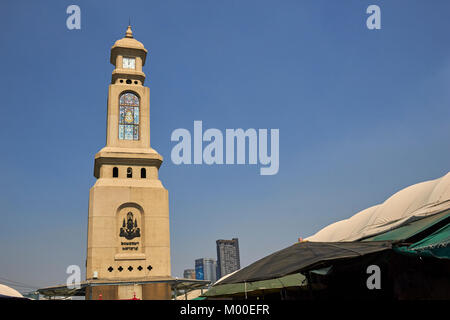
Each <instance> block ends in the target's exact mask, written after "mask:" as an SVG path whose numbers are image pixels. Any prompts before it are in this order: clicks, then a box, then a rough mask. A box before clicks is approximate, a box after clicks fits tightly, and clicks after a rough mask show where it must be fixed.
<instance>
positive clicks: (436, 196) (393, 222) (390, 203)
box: [305, 172, 450, 242]
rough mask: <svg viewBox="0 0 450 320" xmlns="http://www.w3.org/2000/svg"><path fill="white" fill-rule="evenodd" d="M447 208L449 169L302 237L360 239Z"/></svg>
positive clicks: (449, 199)
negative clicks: (434, 178) (429, 179)
mask: <svg viewBox="0 0 450 320" xmlns="http://www.w3.org/2000/svg"><path fill="white" fill-rule="evenodd" d="M448 209H450V172H449V173H447V174H446V175H445V176H443V177H441V178H439V179H436V180H431V181H426V182H422V183H418V184H415V185H412V186H410V187H407V188H405V189H403V190H401V191H399V192H397V193H395V194H394V195H393V196H391V197H390V198H389V199H387V200H386V201H385V202H383V203H382V204H379V205H376V206H373V207H370V208H367V209H365V210H363V211H360V212H359V213H357V214H355V215H354V216H352V217H350V218H348V219H345V220H342V221H338V222H335V223H333V224H331V225H329V226H327V227H325V228H323V229H322V230H320V231H319V232H317V233H316V234H314V235H313V236H311V237H308V238H306V239H305V240H308V241H317V242H330V241H333V242H334V241H355V240H361V239H364V238H368V237H373V236H375V235H378V234H380V233H384V232H386V231H389V230H393V229H395V228H398V227H400V226H402V225H404V224H406V223H408V222H411V221H415V220H418V219H421V218H424V217H428V216H432V215H434V214H437V213H440V212H443V211H446V210H448Z"/></svg>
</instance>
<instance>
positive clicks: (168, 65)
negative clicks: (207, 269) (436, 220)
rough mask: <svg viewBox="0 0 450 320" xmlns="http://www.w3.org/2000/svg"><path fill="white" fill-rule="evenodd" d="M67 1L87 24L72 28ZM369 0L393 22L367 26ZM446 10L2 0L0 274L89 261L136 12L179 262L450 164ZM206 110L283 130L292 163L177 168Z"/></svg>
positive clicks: (262, 244)
mask: <svg viewBox="0 0 450 320" xmlns="http://www.w3.org/2000/svg"><path fill="white" fill-rule="evenodd" d="M70 4H78V5H79V6H80V8H81V19H82V21H81V30H68V29H67V28H66V18H67V14H66V8H67V6H69V5H70ZM370 4H378V5H379V6H380V8H381V24H382V29H381V30H375V31H371V30H368V29H367V28H366V22H365V20H366V18H367V16H368V15H367V14H366V13H365V11H366V8H367V7H368V6H369V5H370ZM448 12H450V2H448V1H443V0H442V1H433V5H429V4H427V1H425V0H422V1H406V0H404V1H401V0H399V1H375V0H374V1H361V0H354V1H339V2H338V1H323V0H322V1H317V0H314V1H313V0H311V1H298V0H297V1H285V0H284V1H250V0H249V1H225V2H224V1H217V0H209V1H206V0H202V1H185V0H184V1H39V2H37V1H21V0H16V1H2V2H1V4H0V40H1V42H2V46H1V50H0V61H2V73H1V74H2V76H1V77H0V90H1V94H2V96H3V99H2V103H1V110H2V114H3V116H4V118H3V119H4V120H3V121H2V125H1V126H0V134H1V136H2V137H3V139H1V144H2V156H1V157H0V165H1V167H2V168H3V171H2V175H1V179H0V204H1V220H2V223H1V224H0V254H1V259H0V283H2V282H4V281H2V280H3V279H9V280H14V281H18V282H21V283H22V284H25V285H27V286H36V287H41V286H47V285H53V284H58V283H65V279H66V274H65V270H66V267H67V266H68V265H72V264H77V265H80V266H82V267H83V269H84V261H85V255H86V238H87V234H86V231H87V217H88V196H89V188H90V187H91V186H92V185H93V184H94V183H95V178H94V177H93V165H94V155H95V153H96V152H97V151H98V150H100V149H101V148H102V147H103V146H104V145H105V141H106V136H105V135H106V98H107V90H108V84H109V83H110V80H111V72H112V70H113V66H112V65H111V64H110V63H109V54H110V51H109V50H110V48H111V46H112V45H113V43H114V41H116V40H117V39H119V38H122V37H123V36H124V33H125V30H126V26H127V24H128V18H129V17H130V18H131V21H132V25H133V30H134V35H135V37H136V38H137V39H138V40H139V41H141V42H143V43H144V45H145V46H146V48H147V49H148V50H149V56H148V59H147V63H146V66H145V67H144V72H145V73H146V75H147V80H146V85H147V86H149V87H150V89H151V98H150V103H151V107H150V108H151V142H152V147H153V148H155V149H156V150H158V152H159V153H160V154H161V155H163V156H164V158H165V162H164V163H163V165H162V167H161V169H160V179H161V180H162V182H163V184H164V185H165V187H166V188H167V189H168V190H169V195H170V217H171V250H172V254H171V256H172V273H173V275H174V276H182V272H183V270H184V269H186V268H193V267H194V259H196V258H200V257H213V258H215V257H216V250H215V240H216V239H221V238H224V239H231V238H233V237H238V238H239V243H240V249H241V262H242V266H245V265H247V264H249V263H251V262H253V261H255V260H257V259H259V258H261V257H263V256H265V255H267V254H269V253H271V252H273V251H275V250H278V249H281V248H284V247H286V246H288V245H290V244H292V243H293V242H295V241H296V240H297V238H298V237H307V236H309V235H311V234H313V233H315V232H316V231H318V230H319V229H321V228H322V227H324V226H326V225H328V224H329V223H332V222H335V221H337V220H340V219H343V218H347V217H349V216H351V215H352V214H354V213H356V212H357V211H359V210H362V209H364V208H366V207H369V206H372V205H374V204H377V203H379V202H382V201H384V200H385V199H386V198H387V197H388V196H390V195H391V194H393V193H394V192H396V191H398V190H400V189H402V188H404V187H406V186H408V185H411V184H414V183H417V182H420V181H424V180H430V179H434V178H438V177H440V176H442V175H444V174H446V173H447V172H448V171H449V163H450V148H449V147H448V144H449V141H450V130H449V126H448V119H449V116H450V108H449V103H450V95H449V90H448V88H449V86H450V39H448V30H449V28H450V19H448ZM5 116H6V117H7V118H5ZM194 120H202V121H203V127H204V129H207V128H218V129H220V130H222V131H223V132H225V129H227V128H243V129H248V128H256V129H258V128H267V129H270V128H278V129H279V130H280V170H279V172H278V174H277V175H274V176H261V175H260V174H259V168H258V167H257V166H254V165H240V166H239V165H228V166H226V165H222V166H218V165H216V166H207V165H201V166H194V165H191V166H187V165H181V166H176V165H174V164H173V163H171V160H170V152H171V149H172V147H173V146H174V145H175V143H174V142H171V141H170V136H171V133H172V131H173V130H175V129H177V128H186V129H189V130H190V131H191V132H192V131H193V122H194ZM17 288H18V289H21V290H22V291H26V289H25V288H21V287H20V288H19V287H17Z"/></svg>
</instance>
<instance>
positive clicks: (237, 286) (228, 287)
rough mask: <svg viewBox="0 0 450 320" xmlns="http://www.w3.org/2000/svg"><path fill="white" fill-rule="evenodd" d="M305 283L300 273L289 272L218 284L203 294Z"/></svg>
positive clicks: (212, 295)
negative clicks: (279, 276) (284, 274)
mask: <svg viewBox="0 0 450 320" xmlns="http://www.w3.org/2000/svg"><path fill="white" fill-rule="evenodd" d="M303 285H306V278H305V276H303V275H302V274H300V273H296V274H291V275H288V276H285V277H281V278H277V279H270V280H263V281H255V282H247V283H232V284H222V285H221V284H218V285H216V286H213V287H212V288H211V289H209V290H208V291H207V292H206V293H204V294H203V296H204V297H220V296H224V295H232V294H238V293H245V292H253V291H258V290H270V289H280V288H286V287H299V286H303Z"/></svg>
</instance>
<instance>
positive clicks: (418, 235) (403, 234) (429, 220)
mask: <svg viewBox="0 0 450 320" xmlns="http://www.w3.org/2000/svg"><path fill="white" fill-rule="evenodd" d="M449 222H450V209H446V210H444V211H442V212H439V213H436V214H433V215H431V216H427V217H423V218H421V219H418V220H414V221H411V222H408V223H406V224H404V225H402V226H399V227H397V228H394V229H391V230H388V231H386V232H383V233H380V234H377V235H375V236H371V237H368V238H364V239H360V240H359V241H362V242H369V241H393V242H402V241H408V242H416V241H419V240H420V239H423V238H424V237H427V236H428V235H430V234H432V233H433V232H435V231H436V230H438V229H440V228H442V227H443V226H445V225H446V224H448V223H449Z"/></svg>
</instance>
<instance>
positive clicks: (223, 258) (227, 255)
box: [216, 238, 241, 279]
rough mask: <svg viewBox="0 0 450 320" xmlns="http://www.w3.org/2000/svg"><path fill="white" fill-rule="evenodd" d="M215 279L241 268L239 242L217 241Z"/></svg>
mask: <svg viewBox="0 0 450 320" xmlns="http://www.w3.org/2000/svg"><path fill="white" fill-rule="evenodd" d="M216 244H217V273H218V275H217V279H220V278H222V277H223V276H226V275H227V274H229V273H231V272H234V271H236V270H239V269H240V268H241V260H240V257H239V240H238V239H237V238H233V239H232V240H217V241H216Z"/></svg>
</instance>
